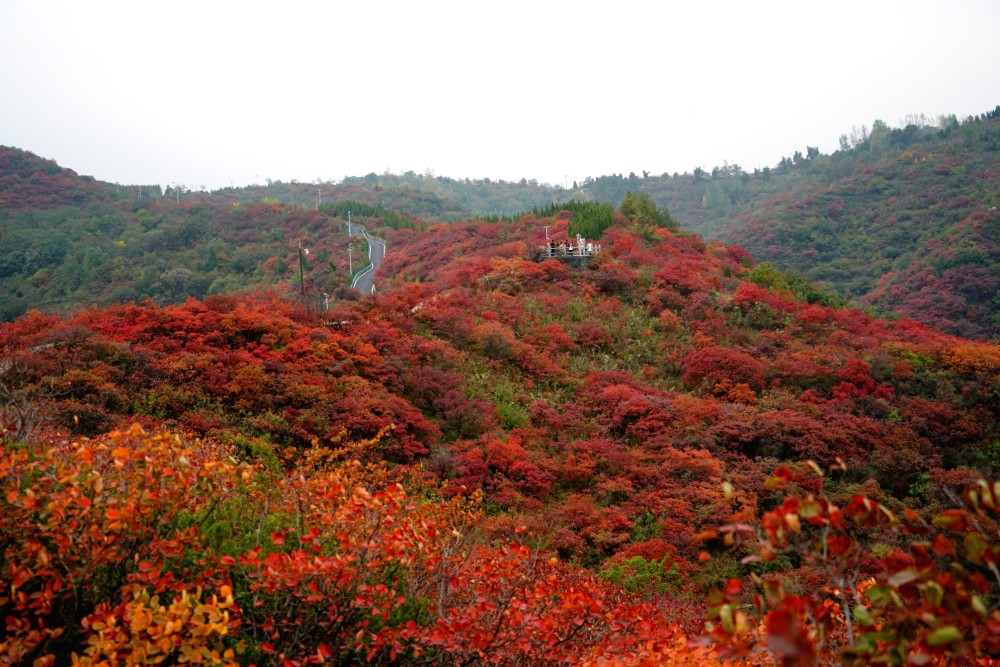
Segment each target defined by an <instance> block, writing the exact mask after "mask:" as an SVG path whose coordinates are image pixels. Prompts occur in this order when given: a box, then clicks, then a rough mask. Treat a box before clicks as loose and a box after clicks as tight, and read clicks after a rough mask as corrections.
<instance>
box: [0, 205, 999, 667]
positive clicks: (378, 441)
mask: <svg viewBox="0 0 1000 667" xmlns="http://www.w3.org/2000/svg"><path fill="white" fill-rule="evenodd" d="M136 205H137V204H135V203H131V202H130V203H128V204H127V206H129V207H131V206H136ZM157 206H162V208H156V207H154V208H151V209H147V212H148V215H151V216H159V215H162V216H163V218H162V220H161V221H160V222H159V223H157V224H155V225H150V227H149V229H148V230H147V229H145V228H144V227H143V225H142V220H141V219H140V218H141V216H140V215H139V212H138V211H134V212H133V213H127V211H128V209H127V208H126V209H125V210H126V213H123V215H124V219H125V220H126V221H127V222H128V223H129V224H128V225H127V226H126V227H125V228H124V229H123V230H122V231H121V232H118V233H120V234H128V233H132V234H135V235H136V237H137V238H141V237H142V235H143V234H146V233H149V232H151V231H153V230H154V229H155V228H157V227H159V226H160V225H166V229H173V228H174V227H175V225H176V226H177V228H178V229H185V228H186V227H185V225H186V224H192V221H197V220H204V224H205V225H206V226H207V229H209V230H211V231H210V232H202V234H206V233H211V234H223V233H230V234H236V235H238V234H244V235H246V238H248V239H254V240H258V239H260V238H264V239H265V242H267V241H266V239H267V235H268V234H269V233H273V234H274V235H275V237H276V238H277V237H279V236H281V235H282V234H283V233H284V232H283V231H282V230H284V229H286V228H287V229H289V230H293V229H301V228H305V229H308V230H310V231H311V233H312V234H315V235H317V237H320V238H328V239H329V240H330V242H331V243H332V242H333V240H334V239H335V238H338V237H337V236H336V235H337V234H341V233H342V231H341V230H339V229H337V228H339V227H340V224H341V223H340V221H339V220H340V219H339V217H334V216H333V215H330V214H327V213H324V212H323V211H322V209H321V210H320V211H302V210H301V209H298V208H293V207H289V206H284V205H282V204H280V203H271V204H260V205H253V206H251V205H248V204H240V205H238V206H237V207H233V205H232V203H230V204H227V206H228V209H222V210H220V209H213V208H210V206H209V204H207V203H204V204H201V203H190V204H181V205H178V204H177V202H176V201H175V202H174V203H173V205H172V206H171V205H170V204H169V202H162V203H158V204H157ZM220 206H221V205H220ZM255 206H260V207H261V208H260V209H257V208H255ZM574 208H575V211H574ZM247 209H252V211H251V212H247ZM223 211H225V212H224V213H223ZM627 212H628V213H629V214H628V215H626V213H623V212H622V211H621V210H613V211H607V213H608V214H609V215H608V216H607V217H606V219H605V216H604V209H603V208H601V207H598V206H591V207H589V208H588V207H571V208H570V209H569V210H566V211H557V212H554V213H553V214H551V215H546V216H542V217H536V216H534V215H527V216H522V217H520V218H519V219H518V220H516V221H514V222H507V221H492V222H488V221H478V222H456V223H451V224H445V223H438V224H414V225H413V226H412V227H408V226H403V225H400V226H399V227H400V228H399V229H392V228H390V227H388V226H386V227H384V228H380V234H382V235H383V236H384V237H385V239H386V241H387V243H388V253H387V256H386V259H385V262H384V264H383V266H382V269H381V275H380V277H379V283H378V285H379V291H378V293H377V294H376V295H373V296H369V297H365V298H364V299H351V300H348V299H335V300H334V302H333V303H332V304H331V306H330V308H329V310H326V309H323V310H319V311H317V310H316V309H315V308H312V309H310V308H307V307H306V304H305V303H303V302H301V301H296V300H294V299H291V298H289V297H288V295H287V294H285V290H283V289H280V288H279V289H277V290H273V291H268V290H249V291H244V292H239V293H226V294H214V295H209V296H207V297H206V298H204V299H203V300H195V299H189V300H186V301H184V302H183V303H163V304H159V305H158V304H156V303H153V302H147V303H141V304H135V303H119V304H113V305H109V306H106V307H94V308H86V309H82V310H78V311H76V312H73V313H70V314H65V315H61V316H60V315H52V314H43V313H40V312H37V311H34V312H31V313H29V314H27V315H25V316H22V317H20V318H18V319H16V320H15V321H13V322H11V323H8V324H4V325H2V326H0V360H2V361H0V399H2V401H0V405H2V407H3V411H2V413H0V415H2V420H3V423H4V425H5V428H6V432H5V433H4V435H3V436H2V437H3V440H4V448H3V458H2V459H0V476H2V477H0V479H2V481H3V484H4V489H3V493H2V494H0V503H3V512H0V543H2V544H4V545H6V546H5V547H4V551H3V554H2V558H3V562H4V565H5V568H4V569H3V574H0V579H3V581H2V583H3V586H2V587H0V591H3V592H2V593H0V611H2V613H3V614H4V617H5V618H8V619H9V620H8V625H7V635H6V637H7V639H6V640H5V643H4V644H3V645H0V651H5V652H6V653H3V654H2V655H4V657H5V658H9V659H10V661H12V662H25V661H27V660H29V659H31V660H33V661H34V660H36V659H37V660H41V661H43V662H44V661H48V662H50V663H52V662H63V661H68V660H69V659H71V657H72V655H73V654H76V655H77V656H82V657H84V658H86V659H88V660H91V661H93V662H99V661H101V660H111V659H112V658H114V659H118V660H120V661H124V659H125V658H124V657H123V656H133V657H134V656H161V657H163V658H164V659H165V660H174V659H177V660H179V659H180V658H181V657H183V656H188V655H191V656H194V655H197V656H201V657H202V658H204V659H205V660H210V661H212V660H214V661H216V662H223V663H226V662H229V663H233V664H237V663H244V664H249V663H255V664H282V663H283V662H286V661H287V664H296V663H298V664H310V663H313V662H322V661H324V660H326V659H330V660H334V661H337V662H339V663H341V664H353V663H358V662H363V661H366V662H374V663H379V664H400V663H403V664H416V663H419V662H431V663H433V664H442V665H452V664H456V665H457V664H470V663H472V662H476V661H479V662H493V663H497V664H523V663H525V662H530V663H534V664H581V665H596V664H622V665H640V664H650V662H652V663H654V664H676V665H684V664H711V663H710V658H711V656H712V655H713V654H717V655H723V656H743V657H745V658H746V659H747V660H748V661H749V662H750V664H773V662H779V663H782V664H811V663H815V662H826V663H840V662H851V661H854V662H858V663H864V662H875V661H883V660H884V661H889V660H890V659H895V658H894V656H902V657H901V658H900V660H902V661H904V662H905V660H906V659H907V658H910V659H911V660H910V661H911V662H916V663H919V662H920V661H925V662H932V661H933V660H935V659H936V660H939V661H949V660H952V661H959V662H960V661H961V660H963V659H964V657H966V656H967V657H969V658H970V660H974V659H979V658H985V659H987V660H991V659H997V658H1000V651H998V648H997V647H998V645H1000V644H998V641H997V640H998V637H997V630H996V628H997V627H1000V608H998V606H997V603H996V600H997V599H1000V582H997V581H996V579H995V578H993V577H992V567H994V565H993V564H995V562H996V559H997V554H1000V545H997V541H996V536H995V532H994V531H993V528H994V526H995V525H996V524H995V521H996V519H997V510H998V508H1000V486H996V485H993V484H990V483H988V482H986V481H982V482H980V481H979V480H980V478H982V479H984V480H986V479H990V478H991V477H993V476H995V474H996V470H997V469H998V467H1000V458H998V457H1000V426H998V424H1000V407H998V403H997V401H996V386H997V384H996V383H997V378H998V373H1000V347H998V346H997V345H996V344H993V343H986V342H977V341H973V340H969V339H963V338H958V337H955V336H951V335H948V334H945V333H942V332H940V331H937V330H934V329H932V328H930V327H928V326H925V325H921V324H919V323H916V322H913V321H911V320H905V319H902V320H894V321H893V320H883V319H878V318H876V317H874V316H872V315H870V314H867V313H864V312H860V311H857V310H848V309H840V308H834V307H831V306H829V305H824V302H834V301H835V299H834V298H833V297H831V296H830V295H827V294H825V293H824V292H823V291H822V290H821V289H818V288H816V287H815V286H812V285H809V284H808V282H807V281H806V282H803V281H802V280H801V279H800V278H796V277H795V276H789V275H785V274H783V273H781V272H780V271H778V270H777V269H775V268H774V267H773V266H769V265H767V264H759V265H755V263H754V261H753V259H752V257H751V256H750V255H749V254H748V253H747V251H746V250H744V249H743V248H741V247H739V246H733V245H729V246H727V245H725V244H723V243H721V242H718V241H705V240H703V239H702V238H701V237H700V236H698V235H697V234H693V233H691V232H687V231H682V230H678V229H675V228H673V225H672V223H671V219H670V217H669V216H667V215H665V214H663V212H662V211H656V210H655V207H653V209H652V213H656V215H652V214H651V212H650V208H649V202H648V200H644V199H642V197H638V198H635V197H633V198H632V200H631V201H630V205H629V206H628V207H627ZM216 214H217V215H220V216H224V217H222V218H221V219H220V222H219V223H218V225H219V228H218V229H216V227H214V226H211V225H214V224H216V223H213V222H212V221H213V220H215V217H214V215H216ZM129 215H132V216H134V217H135V219H134V221H133V220H132V219H131V218H129V217H128V216H129ZM202 216H203V217H202ZM244 216H246V217H244ZM337 216H339V213H337ZM588 216H589V217H588ZM584 217H588V219H587V222H588V224H589V223H592V222H594V221H595V220H601V221H603V222H601V224H600V226H599V227H598V228H595V229H599V231H597V232H596V233H593V234H592V235H591V237H592V238H590V240H591V241H592V242H596V243H598V244H599V246H600V249H599V251H598V252H596V254H594V255H593V256H590V257H586V258H572V259H571V260H567V261H561V260H559V259H549V258H547V257H545V256H542V253H540V252H539V250H540V248H541V247H544V246H545V244H546V239H547V237H548V238H550V239H555V240H556V241H558V242H563V241H570V240H573V238H574V237H575V232H573V231H572V230H573V229H574V227H573V225H578V224H580V223H581V222H583V220H582V219H581V218H584ZM223 223H224V224H223ZM605 223H606V226H605ZM286 226H287V227H286ZM222 227H226V228H233V231H229V232H225V231H224V230H223V229H222ZM200 229H202V228H195V232H198V231H199V230H200ZM129 230H131V232H130V231H129ZM274 230H277V231H274ZM324 234H327V235H328V236H327V237H324V236H323V235H324ZM116 238H117V237H116ZM191 238H192V239H194V240H197V239H199V238H201V236H199V235H198V234H194V236H192V237H191ZM234 238H235V237H234ZM283 240H284V242H285V244H288V242H289V240H290V239H288V238H285V239H283ZM275 242H276V243H277V241H275ZM128 245H129V244H128V242H127V243H126V247H128ZM177 245H178V246H181V245H184V244H183V243H180V242H178V243H177ZM187 245H195V244H194V243H189V244H187ZM293 247H294V246H293ZM217 259H220V261H223V262H228V261H231V259H227V258H218V257H217ZM137 261H138V260H137ZM286 280H287V278H286ZM309 289H310V290H312V292H311V293H313V294H315V290H316V287H315V286H310V287H309ZM801 297H805V298H801ZM133 424H134V425H133ZM7 591H13V593H7ZM78 591H83V593H79V592H78ZM11 619H12V620H11ZM706 619H707V620H708V624H707V625H706V624H705V620H706ZM699 638H700V639H699ZM716 652H718V653H716Z"/></svg>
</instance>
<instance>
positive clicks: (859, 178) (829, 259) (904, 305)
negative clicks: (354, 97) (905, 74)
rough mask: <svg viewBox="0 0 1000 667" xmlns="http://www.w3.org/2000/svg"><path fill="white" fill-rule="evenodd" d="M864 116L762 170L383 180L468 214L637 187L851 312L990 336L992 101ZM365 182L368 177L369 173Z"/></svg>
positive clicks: (997, 275) (600, 197) (999, 145)
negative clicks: (968, 111)
mask: <svg viewBox="0 0 1000 667" xmlns="http://www.w3.org/2000/svg"><path fill="white" fill-rule="evenodd" d="M911 120H912V121H913V122H912V123H910V124H908V125H906V126H905V127H902V128H896V129H893V128H890V127H889V126H888V125H887V124H886V123H883V122H881V121H876V122H874V123H873V124H872V127H871V129H870V130H869V129H867V128H864V127H861V128H855V129H854V130H853V131H852V132H851V133H850V136H848V135H844V136H843V137H842V138H841V150H838V151H837V152H835V153H833V154H832V155H824V154H821V153H820V152H819V150H818V149H816V148H812V147H803V148H804V150H802V151H795V152H794V153H793V154H792V155H791V156H790V157H786V158H783V159H782V160H781V162H780V163H779V164H778V165H776V166H774V167H773V168H764V169H757V170H754V171H752V172H748V171H746V170H744V169H743V168H741V167H740V166H739V165H723V166H721V167H716V168H713V169H711V171H708V170H704V169H700V168H699V169H695V170H694V171H693V173H684V174H673V175H670V174H663V175H659V176H656V175H651V174H648V173H645V172H643V173H642V175H636V174H635V173H632V174H629V175H628V176H623V175H620V174H619V175H611V176H601V177H598V178H587V179H586V180H584V181H582V182H579V183H574V184H573V187H572V188H570V189H563V188H559V187H551V186H539V185H538V184H536V183H531V182H524V181H522V182H521V183H518V184H514V183H505V182H502V181H500V182H494V183H491V182H489V181H488V180H486V181H471V182H470V181H461V180H453V179H446V178H431V177H430V176H424V177H419V176H415V175H413V174H407V175H403V176H400V177H391V178H390V177H382V178H388V180H392V181H399V182H401V183H405V184H406V185H407V186H409V187H412V188H420V189H425V190H428V191H432V192H440V193H443V194H446V196H447V197H448V198H449V199H450V200H452V201H455V202H461V203H462V204H463V205H464V206H465V207H467V208H468V209H470V210H469V212H470V213H471V214H475V215H490V214H494V213H497V212H504V211H506V210H509V208H510V207H511V206H512V205H514V204H515V203H516V202H520V203H521V205H522V208H521V210H522V211H528V210H531V209H533V208H545V207H546V206H548V205H549V204H550V203H552V202H553V201H555V202H565V201H569V200H571V199H576V200H583V201H599V202H607V203H611V204H614V205H616V206H617V205H619V204H620V203H621V202H622V200H623V199H624V197H625V195H626V193H628V192H644V193H647V194H649V195H650V196H651V197H652V198H653V199H654V200H655V201H656V203H657V204H658V205H659V206H660V207H661V208H664V209H666V210H668V211H669V212H670V213H671V214H672V215H673V216H674V217H675V218H676V219H677V220H678V221H679V222H680V224H681V226H682V227H684V228H685V229H689V230H693V231H696V232H698V233H700V234H702V235H704V236H706V237H708V238H718V239H721V240H724V241H726V242H728V243H737V244H739V245H742V246H743V247H745V248H747V249H748V250H749V251H750V252H751V253H752V254H753V255H754V257H755V258H756V259H757V260H758V261H766V262H770V263H773V264H774V265H776V266H778V267H779V268H780V269H782V270H784V271H789V270H795V271H797V272H801V273H802V274H804V275H805V276H806V277H808V278H809V279H811V280H813V281H814V282H816V283H818V284H819V285H820V286H821V287H823V288H826V289H831V290H834V291H836V292H838V293H840V294H842V295H844V296H845V297H847V298H848V299H851V300H853V302H854V303H855V304H856V305H859V306H860V305H866V306H874V307H875V308H877V309H878V310H879V311H881V312H883V313H886V314H895V315H901V316H906V317H912V318H914V319H916V320H918V321H922V322H926V323H929V324H932V325H934V326H936V327H939V328H943V329H945V330H947V331H951V332H953V333H958V334H961V335H965V336H973V337H982V338H997V337H1000V298H998V296H997V294H998V293H1000V245H998V243H1000V241H998V239H1000V217H998V215H997V212H996V211H995V210H991V209H994V207H997V206H1000V107H998V108H997V109H996V110H993V111H991V112H989V113H987V114H984V115H982V116H977V117H970V118H967V119H965V120H963V121H961V122H960V121H958V120H957V119H956V118H954V117H946V118H941V119H939V120H938V121H935V122H933V123H932V122H931V121H929V120H927V119H926V118H922V117H918V118H913V119H911ZM370 178H374V176H373V177H370Z"/></svg>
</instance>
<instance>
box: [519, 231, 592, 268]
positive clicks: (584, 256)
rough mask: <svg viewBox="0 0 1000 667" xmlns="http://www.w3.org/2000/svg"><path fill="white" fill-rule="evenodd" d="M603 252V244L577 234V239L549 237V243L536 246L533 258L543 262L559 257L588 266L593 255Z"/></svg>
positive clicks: (578, 265)
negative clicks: (565, 239)
mask: <svg viewBox="0 0 1000 667" xmlns="http://www.w3.org/2000/svg"><path fill="white" fill-rule="evenodd" d="M600 252H601V244H599V243H593V242H591V241H587V239H585V238H583V237H582V236H580V235H579V234H577V236H576V239H575V241H574V240H567V241H557V240H555V239H548V243H546V244H545V245H543V246H538V247H536V248H535V253H534V255H533V259H534V260H535V261H536V262H543V261H545V260H547V259H557V260H559V261H562V262H565V263H567V264H570V265H571V266H575V267H577V268H582V267H585V266H587V263H588V261H589V260H590V258H591V257H593V256H594V255H596V254H598V253H600Z"/></svg>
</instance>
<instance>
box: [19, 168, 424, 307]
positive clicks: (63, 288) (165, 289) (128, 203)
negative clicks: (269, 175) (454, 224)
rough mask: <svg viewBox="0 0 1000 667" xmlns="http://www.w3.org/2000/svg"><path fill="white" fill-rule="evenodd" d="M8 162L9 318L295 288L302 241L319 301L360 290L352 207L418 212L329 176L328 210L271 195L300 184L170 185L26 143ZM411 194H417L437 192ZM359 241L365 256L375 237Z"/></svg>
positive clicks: (375, 222) (370, 220)
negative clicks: (102, 175)
mask: <svg viewBox="0 0 1000 667" xmlns="http://www.w3.org/2000/svg"><path fill="white" fill-rule="evenodd" d="M0 166H2V167H3V168H2V169H0V182H2V183H5V184H7V186H10V189H8V190H3V191H2V192H3V193H4V194H3V195H2V196H3V197H4V202H5V204H4V207H2V208H0V319H2V320H12V319H14V318H16V317H18V316H20V315H23V314H24V313H26V312H27V311H28V310H30V309H41V310H46V311H60V310H61V311H65V310H73V309H79V308H81V307H85V306H91V305H97V306H100V305H111V304H115V303H121V302H125V301H135V302H142V301H145V300H147V299H149V300H152V301H154V302H156V303H159V304H161V305H162V304H167V303H180V302H183V301H184V300H185V299H187V298H189V297H190V298H196V299H203V298H205V297H207V296H210V295H213V294H220V293H229V292H234V291H243V290H246V289H252V288H254V287H263V286H269V287H273V288H275V289H277V290H279V291H280V292H282V293H284V294H286V295H291V294H294V293H296V292H298V291H299V290H300V286H301V284H300V280H299V278H300V276H299V261H298V260H299V256H298V248H299V244H300V243H301V244H303V245H304V246H305V247H306V248H309V249H310V250H311V252H310V254H308V255H307V256H305V263H304V266H303V273H304V275H303V278H304V281H303V282H304V284H305V287H306V289H307V293H308V295H309V299H310V304H311V305H313V306H318V304H319V303H321V302H322V301H323V294H324V293H326V294H330V295H333V296H334V297H339V298H351V297H352V295H353V293H352V292H351V291H350V290H349V289H348V286H349V285H350V280H351V277H350V275H349V274H348V270H349V264H350V263H349V260H348V244H350V243H351V239H350V238H349V237H348V235H347V230H346V222H347V217H348V211H349V210H350V211H352V213H353V220H354V221H355V222H358V223H362V224H367V225H368V226H369V227H371V228H372V229H375V228H382V227H385V228H387V229H388V228H392V227H405V226H412V225H413V224H415V221H414V218H413V217H412V216H410V215H409V214H407V213H405V212H404V213H399V212H397V210H396V209H393V208H389V207H388V206H387V205H388V204H392V205H395V206H399V204H398V201H397V200H398V199H400V198H397V199H396V200H392V202H390V201H389V200H386V199H385V198H384V197H383V198H379V195H381V193H380V192H378V191H376V190H375V189H374V188H368V189H367V190H365V189H363V188H360V187H355V186H344V187H341V188H337V187H334V186H328V187H327V192H326V195H327V197H328V201H326V202H324V203H323V204H321V205H320V207H319V209H320V210H318V211H317V210H310V209H309V208H303V207H300V206H293V205H290V204H285V203H283V202H282V201H280V200H279V199H277V198H275V197H271V196H268V195H278V194H282V193H284V194H293V195H294V192H285V191H284V190H282V187H283V186H282V184H272V185H270V186H268V187H267V188H254V189H248V190H238V191H237V190H234V191H232V192H228V193H227V192H222V193H202V192H181V191H180V190H179V189H176V190H175V189H168V190H167V191H166V192H165V193H163V192H161V190H160V188H159V187H158V186H155V187H148V186H143V187H142V188H138V187H118V186H115V185H111V184H101V183H96V182H95V181H94V180H93V179H89V178H86V177H80V176H77V175H76V174H75V173H74V172H72V171H69V170H62V169H60V168H59V167H58V166H56V165H55V163H53V162H49V161H44V160H41V159H39V158H37V157H35V156H33V155H31V154H30V153H26V152H23V151H18V150H16V149H4V150H0ZM4 187H6V186H4ZM309 187H312V188H313V190H314V191H315V187H316V186H309ZM409 194H410V195H412V196H411V197H410V199H408V200H407V201H409V202H410V203H413V202H414V201H418V200H420V201H427V200H429V199H430V198H428V197H423V198H421V197H420V196H419V193H409ZM329 198H333V199H334V200H335V202H336V203H330V201H329ZM393 202H395V203H393ZM383 203H385V204H387V205H383ZM355 245H357V247H355V248H353V253H354V259H355V260H358V259H359V258H360V257H362V255H363V253H364V248H363V247H362V246H363V244H357V243H356V244H355ZM353 268H355V269H359V268H363V267H362V266H361V265H357V266H354V267H353Z"/></svg>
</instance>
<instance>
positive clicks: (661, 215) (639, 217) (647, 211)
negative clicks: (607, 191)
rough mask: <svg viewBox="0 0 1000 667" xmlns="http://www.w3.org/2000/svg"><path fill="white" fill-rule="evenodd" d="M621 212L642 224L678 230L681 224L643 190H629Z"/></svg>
mask: <svg viewBox="0 0 1000 667" xmlns="http://www.w3.org/2000/svg"><path fill="white" fill-rule="evenodd" d="M620 209H621V212H622V214H623V215H625V216H626V217H627V218H628V219H629V220H631V221H632V222H634V223H637V224H640V225H650V226H652V227H666V228H667V229H671V230H677V229H680V225H679V224H678V223H677V221H676V220H674V218H673V217H672V216H671V215H670V214H669V213H667V212H666V211H661V210H660V209H659V208H657V206H656V202H654V201H653V198H652V197H650V196H649V195H647V194H645V193H643V192H627V193H625V198H624V199H623V200H622V203H621V207H620Z"/></svg>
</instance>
